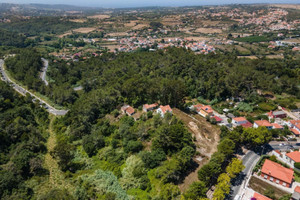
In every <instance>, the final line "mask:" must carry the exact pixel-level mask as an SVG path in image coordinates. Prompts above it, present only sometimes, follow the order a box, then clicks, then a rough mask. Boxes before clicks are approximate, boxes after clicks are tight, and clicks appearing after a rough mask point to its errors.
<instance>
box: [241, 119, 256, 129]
mask: <svg viewBox="0 0 300 200" xmlns="http://www.w3.org/2000/svg"><path fill="white" fill-rule="evenodd" d="M241 126H242V127H244V128H252V126H253V124H252V123H251V122H249V121H247V122H246V123H244V124H241Z"/></svg>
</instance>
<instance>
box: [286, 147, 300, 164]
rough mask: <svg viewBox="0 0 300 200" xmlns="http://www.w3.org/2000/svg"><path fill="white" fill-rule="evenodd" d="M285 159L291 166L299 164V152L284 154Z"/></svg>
mask: <svg viewBox="0 0 300 200" xmlns="http://www.w3.org/2000/svg"><path fill="white" fill-rule="evenodd" d="M285 159H286V161H287V162H289V164H290V165H291V166H294V163H296V162H300V152H299V151H293V152H290V153H287V154H285Z"/></svg>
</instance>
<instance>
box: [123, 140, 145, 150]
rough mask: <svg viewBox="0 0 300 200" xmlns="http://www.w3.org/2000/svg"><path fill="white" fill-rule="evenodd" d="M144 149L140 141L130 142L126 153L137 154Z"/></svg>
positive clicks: (126, 147) (125, 148)
mask: <svg viewBox="0 0 300 200" xmlns="http://www.w3.org/2000/svg"><path fill="white" fill-rule="evenodd" d="M142 149H143V144H142V143H141V142H140V141H134V140H130V141H129V142H128V143H127V145H126V146H125V147H124V151H125V152H126V153H137V152H139V151H141V150H142Z"/></svg>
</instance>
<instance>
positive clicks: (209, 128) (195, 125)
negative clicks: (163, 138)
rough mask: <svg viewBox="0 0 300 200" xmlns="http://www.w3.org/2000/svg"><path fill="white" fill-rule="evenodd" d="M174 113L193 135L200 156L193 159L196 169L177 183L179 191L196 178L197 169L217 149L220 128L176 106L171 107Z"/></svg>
mask: <svg viewBox="0 0 300 200" xmlns="http://www.w3.org/2000/svg"><path fill="white" fill-rule="evenodd" d="M173 113H174V115H175V116H176V117H177V118H179V119H180V120H182V121H183V122H184V124H185V125H186V126H187V128H188V129H189V131H190V132H191V133H192V135H193V137H195V139H196V140H195V141H194V143H195V145H196V150H197V151H198V152H199V153H200V155H201V156H199V157H196V158H195V159H194V161H195V162H197V163H198V165H199V166H198V167H197V169H195V170H194V171H193V172H191V173H190V174H189V175H188V176H186V177H185V180H184V181H183V183H182V184H180V185H179V188H180V190H181V191H185V190H186V189H187V188H188V186H189V185H190V184H191V183H193V182H194V181H197V180H198V174H197V172H198V170H199V169H200V168H201V167H202V166H203V165H204V164H206V163H207V162H208V160H209V159H210V157H211V155H212V154H213V153H215V152H216V151H217V145H218V143H219V140H220V137H219V135H220V129H219V128H218V127H216V126H213V125H211V124H210V123H209V122H207V121H206V119H204V118H203V117H201V116H200V115H193V114H187V113H185V112H183V111H181V110H179V109H177V108H174V109H173Z"/></svg>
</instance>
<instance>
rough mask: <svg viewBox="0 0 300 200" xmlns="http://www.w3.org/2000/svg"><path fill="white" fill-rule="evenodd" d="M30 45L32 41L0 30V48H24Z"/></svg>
mask: <svg viewBox="0 0 300 200" xmlns="http://www.w3.org/2000/svg"><path fill="white" fill-rule="evenodd" d="M32 43H33V41H32V40H30V39H27V38H26V37H25V36H24V35H21V34H18V33H15V32H10V31H7V30H3V29H0V45H1V46H14V47H26V46H28V45H30V44H32Z"/></svg>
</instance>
